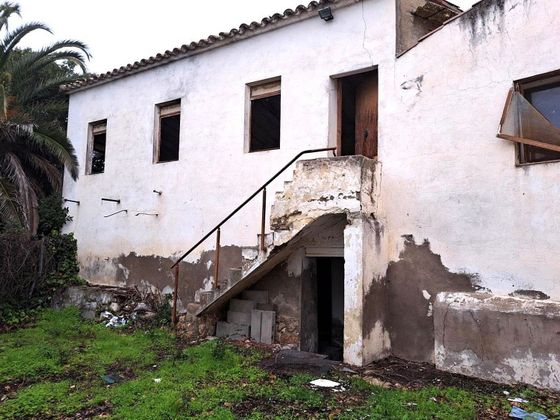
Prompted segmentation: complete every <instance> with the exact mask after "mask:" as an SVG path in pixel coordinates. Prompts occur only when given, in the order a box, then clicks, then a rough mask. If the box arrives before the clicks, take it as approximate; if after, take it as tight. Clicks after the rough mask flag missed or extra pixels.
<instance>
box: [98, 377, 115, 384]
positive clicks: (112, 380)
mask: <svg viewBox="0 0 560 420" xmlns="http://www.w3.org/2000/svg"><path fill="white" fill-rule="evenodd" d="M101 379H103V382H105V383H106V384H107V385H113V384H114V383H117V382H118V379H117V378H115V377H114V376H113V375H101Z"/></svg>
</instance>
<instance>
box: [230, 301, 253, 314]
mask: <svg viewBox="0 0 560 420" xmlns="http://www.w3.org/2000/svg"><path fill="white" fill-rule="evenodd" d="M256 307H257V302H255V301H252V300H245V299H231V300H230V301H229V310H230V311H236V312H247V313H251V311H252V310H253V309H255V308H256Z"/></svg>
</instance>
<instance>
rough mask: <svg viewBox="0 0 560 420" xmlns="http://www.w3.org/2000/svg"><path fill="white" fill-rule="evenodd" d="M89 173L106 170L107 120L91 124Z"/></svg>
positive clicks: (98, 172) (100, 172)
mask: <svg viewBox="0 0 560 420" xmlns="http://www.w3.org/2000/svg"><path fill="white" fill-rule="evenodd" d="M90 135H91V137H90V143H89V153H88V156H89V171H88V173H89V174H102V173H103V172H105V148H106V145H107V122H106V121H103V122H98V123H94V124H91V125H90Z"/></svg>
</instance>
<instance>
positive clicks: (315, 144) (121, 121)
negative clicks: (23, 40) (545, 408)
mask: <svg viewBox="0 0 560 420" xmlns="http://www.w3.org/2000/svg"><path fill="white" fill-rule="evenodd" d="M558 22H560V4H558V1H557V0H484V1H482V2H480V3H478V4H476V5H475V6H474V7H473V8H472V9H471V10H468V11H466V12H462V11H461V10H460V9H458V8H457V7H456V6H454V5H452V4H451V3H448V2H446V1H445V0H361V1H358V0H333V1H326V0H321V1H320V2H312V3H310V4H309V5H307V6H298V7H297V8H296V9H294V10H286V11H285V12H283V13H279V14H275V15H272V16H271V17H268V18H265V19H263V20H262V21H261V22H253V23H251V24H244V25H241V26H240V27H239V28H237V29H233V30H231V31H229V32H226V33H220V34H219V35H216V36H211V37H209V38H208V39H205V40H201V41H199V42H193V43H191V44H186V45H183V46H182V47H180V48H176V49H174V50H172V51H166V52H165V53H163V54H161V55H157V56H156V57H151V58H149V59H146V60H141V61H139V62H135V63H133V64H130V65H127V66H125V67H121V68H119V69H115V70H113V71H112V72H108V73H106V74H103V75H97V76H92V77H90V78H88V79H86V80H83V81H80V82H76V83H74V84H72V85H70V86H66V87H65V89H66V91H67V92H68V94H69V96H70V111H69V120H68V136H69V138H70V139H71V141H72V142H73V144H74V146H75V148H76V151H77V155H78V157H79V161H80V166H81V173H80V177H79V179H78V180H77V181H73V180H72V179H71V178H70V177H66V179H65V183H64V192H63V194H64V197H65V198H66V199H67V200H74V201H77V202H79V205H77V203H74V202H72V201H68V207H69V209H70V215H71V216H72V218H73V219H72V221H71V222H70V223H69V224H68V226H67V230H68V231H72V232H74V233H75V235H76V238H77V240H78V252H79V260H80V264H81V270H82V273H81V274H82V275H83V276H84V277H85V278H86V279H88V280H89V281H90V282H91V283H93V284H107V285H115V286H127V285H128V286H129V285H144V286H147V287H152V288H154V289H158V290H160V291H161V292H163V293H173V292H174V290H177V293H175V295H174V296H175V298H176V307H177V312H178V319H179V324H180V328H183V330H184V331H185V332H186V333H188V334H214V333H215V332H217V333H218V334H219V335H226V336H228V335H229V336H237V335H249V336H251V337H253V339H255V340H257V341H263V342H271V341H277V342H280V343H283V344H291V345H293V346H294V347H297V348H299V349H301V350H306V351H313V352H320V353H324V354H328V355H329V356H330V357H332V358H338V359H342V360H344V361H345V362H348V363H351V364H356V365H364V364H367V363H369V362H371V361H373V360H377V359H380V358H383V357H386V356H388V355H396V356H398V357H402V358H405V359H410V360H420V361H429V362H433V363H435V364H436V365H437V367H439V368H441V369H446V370H449V371H453V372H459V373H463V374H467V375H473V376H479V377H483V378H487V379H492V380H497V381H504V382H515V381H521V382H527V383H531V384H534V385H537V386H542V387H551V388H555V389H560V335H559V332H560V235H559V234H558V232H559V229H560V212H559V210H560V194H559V192H560V186H559V185H560V184H559V181H558V180H559V179H560V129H559V127H560V54H558V52H559V47H558V46H559V45H560V27H559V26H558ZM304 151H305V153H303V154H302V153H301V152H304ZM294 159H295V160H294ZM292 160H294V163H293V164H291V165H287V164H288V163H289V162H291V161H292ZM285 165H287V168H284V166H285ZM283 168H284V169H285V170H281V169H283ZM271 178H272V180H271ZM269 180H271V181H270V182H268V181H269ZM263 186H265V188H261V187H263ZM248 198H251V199H250V200H248V202H247V203H246V204H245V205H243V206H241V207H240V208H239V209H238V207H239V206H240V205H241V204H244V202H245V201H246V199H248ZM236 209H238V211H237V210H236Z"/></svg>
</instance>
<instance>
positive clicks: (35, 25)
mask: <svg viewBox="0 0 560 420" xmlns="http://www.w3.org/2000/svg"><path fill="white" fill-rule="evenodd" d="M37 30H43V31H47V32H49V33H52V31H51V30H50V28H49V27H48V26H47V25H45V24H43V23H40V22H30V23H26V24H24V25H22V26H20V27H18V28H17V29H14V30H13V31H11V32H8V33H7V34H6V36H5V37H4V40H3V41H2V43H1V44H0V69H2V68H4V66H5V65H6V63H7V61H8V59H9V57H10V53H11V52H12V50H13V49H14V48H16V46H17V45H18V43H19V42H20V41H21V40H22V39H23V38H24V37H25V36H27V35H29V34H30V33H31V32H34V31H37Z"/></svg>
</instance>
